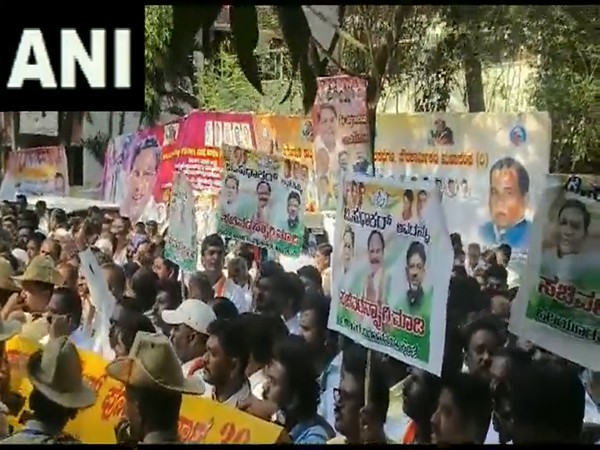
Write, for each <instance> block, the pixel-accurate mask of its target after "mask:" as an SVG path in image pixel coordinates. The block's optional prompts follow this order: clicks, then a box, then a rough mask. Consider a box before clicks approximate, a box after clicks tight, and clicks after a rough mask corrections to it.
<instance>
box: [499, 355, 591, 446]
mask: <svg viewBox="0 0 600 450" xmlns="http://www.w3.org/2000/svg"><path fill="white" fill-rule="evenodd" d="M508 384H509V397H510V408H511V412H512V419H513V430H512V431H513V436H512V437H513V442H514V443H515V444H542V443H548V444H549V443H562V444H576V443H580V442H581V431H582V428H583V421H584V414H585V409H586V408H585V388H584V386H583V382H582V381H581V379H580V377H579V376H578V374H577V372H576V371H575V370H573V368H571V367H568V366H565V365H562V364H559V363H557V362H555V361H553V360H549V359H541V360H537V361H533V362H532V363H531V364H528V365H526V366H524V367H521V368H520V369H519V370H514V371H511V373H510V376H509V383H508Z"/></svg>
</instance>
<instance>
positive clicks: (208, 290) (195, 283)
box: [188, 272, 215, 303]
mask: <svg viewBox="0 0 600 450" xmlns="http://www.w3.org/2000/svg"><path fill="white" fill-rule="evenodd" d="M214 296H215V290H214V288H213V285H212V282H211V280H210V278H209V277H208V275H207V274H206V273H205V272H195V273H193V274H192V275H191V276H190V279H189V280H188V297H189V298H196V299H198V300H202V301H203V302H205V303H208V302H210V301H211V300H212V299H213V298H214Z"/></svg>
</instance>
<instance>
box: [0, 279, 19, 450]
mask: <svg viewBox="0 0 600 450" xmlns="http://www.w3.org/2000/svg"><path fill="white" fill-rule="evenodd" d="M0 276H1V275H0ZM0 283H1V280H0ZM20 332H21V323H20V322H18V321H16V320H9V321H6V322H3V321H2V320H0V353H1V355H0V399H2V402H7V403H8V400H9V397H10V366H9V363H8V355H7V353H6V346H5V344H4V343H5V342H6V341H8V340H9V339H10V338H12V337H14V336H16V335H17V334H19V333H20ZM2 402H0V439H2V438H5V437H7V436H8V434H9V431H8V420H7V416H8V407H7V406H6V405H5V404H4V403H2Z"/></svg>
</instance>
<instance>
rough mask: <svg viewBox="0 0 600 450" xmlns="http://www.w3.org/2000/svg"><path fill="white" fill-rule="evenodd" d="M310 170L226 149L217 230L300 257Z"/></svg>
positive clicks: (283, 160) (223, 233) (240, 149)
mask: <svg viewBox="0 0 600 450" xmlns="http://www.w3.org/2000/svg"><path fill="white" fill-rule="evenodd" d="M305 169H306V168H305V167H304V166H302V165H301V164H300V163H298V162H293V161H292V160H290V159H286V158H281V157H278V156H271V155H268V154H265V153H262V152H258V151H253V150H246V149H243V148H241V147H231V146H224V147H223V184H222V188H221V194H220V198H219V206H218V210H217V232H218V233H219V234H221V235H223V236H227V237H229V238H233V239H236V240H238V241H244V242H248V243H250V244H253V245H257V246H259V247H265V248H271V249H273V250H275V251H277V252H279V253H282V254H284V255H291V256H297V255H298V254H299V253H300V250H301V249H302V243H303V238H304V213H305V203H306V182H307V173H308V170H305Z"/></svg>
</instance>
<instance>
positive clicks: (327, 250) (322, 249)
mask: <svg viewBox="0 0 600 450" xmlns="http://www.w3.org/2000/svg"><path fill="white" fill-rule="evenodd" d="M317 251H318V252H319V253H320V254H321V255H323V256H324V257H326V258H329V257H330V256H331V253H332V252H333V247H332V246H331V244H328V243H326V242H324V243H322V244H319V245H317Z"/></svg>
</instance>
